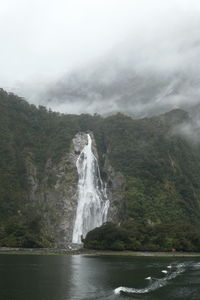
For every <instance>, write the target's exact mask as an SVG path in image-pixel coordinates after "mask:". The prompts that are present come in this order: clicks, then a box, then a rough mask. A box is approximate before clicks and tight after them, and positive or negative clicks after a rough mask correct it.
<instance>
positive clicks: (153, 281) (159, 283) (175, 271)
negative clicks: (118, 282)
mask: <svg viewBox="0 0 200 300" xmlns="http://www.w3.org/2000/svg"><path fill="white" fill-rule="evenodd" d="M168 269H170V271H166V274H167V275H166V276H165V277H164V278H152V277H147V278H146V279H148V280H149V285H148V286H147V287H145V288H143V289H135V288H128V287H124V286H120V287H118V288H116V289H115V290H114V293H115V294H116V295H119V294H120V293H129V294H146V293H149V292H151V291H155V290H157V289H159V288H161V287H163V286H165V285H167V284H168V281H169V280H171V279H174V278H176V277H177V276H178V275H180V274H181V273H183V272H184V271H185V264H183V263H182V264H178V265H175V266H174V265H172V266H171V267H170V268H168ZM162 271H165V270H162ZM162 271H161V272H162Z"/></svg>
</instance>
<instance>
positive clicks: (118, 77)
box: [0, 0, 200, 118]
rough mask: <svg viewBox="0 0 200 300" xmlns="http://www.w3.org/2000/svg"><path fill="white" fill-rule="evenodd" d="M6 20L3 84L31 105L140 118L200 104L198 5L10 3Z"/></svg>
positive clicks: (143, 0)
mask: <svg viewBox="0 0 200 300" xmlns="http://www.w3.org/2000/svg"><path fill="white" fill-rule="evenodd" d="M0 16H1V19H0V25H3V24H4V26H0V28H1V29H0V36H1V39H2V40H3V41H4V43H3V44H2V47H1V50H0V51H1V54H2V55H1V56H0V63H1V71H0V86H1V87H3V88H5V89H7V90H9V91H14V92H16V93H17V94H18V95H20V96H23V97H25V98H26V99H27V100H28V101H29V102H31V103H35V104H37V105H40V104H41V105H45V106H47V107H50V108H51V109H53V110H56V111H59V112H63V113H75V114H80V113H91V114H93V113H100V114H103V115H108V114H112V113H116V112H118V111H120V112H123V113H126V114H129V115H131V116H133V117H136V118H137V117H139V118H141V117H146V116H152V115H155V114H160V113H163V112H166V111H169V110H171V109H174V108H183V109H186V110H188V109H191V107H193V106H196V105H198V104H199V103H200V97H199V96H200V84H199V83H200V67H199V60H200V58H199V53H200V3H199V1H198V0H193V1H191V0H185V1H183V0H182V1H179V0H169V1H165V2H164V1H158V0H150V1H149V0H140V1H132V0H126V1H121V0H119V1H117V2H116V1H113V0H109V1H105V0H101V1H98V0H96V1H92V0H85V1H81V0H75V1H72V0H71V1H67V2H66V1H64V0H60V1H56V2H55V1H46V0H42V1H38V0H37V1H32V0H31V1H29V3H28V4H27V2H26V1H25V0H20V1H18V3H17V4H13V2H12V1H11V0H9V1H4V5H3V6H2V11H1V15H0ZM9 20H10V21H11V22H9ZM5 24H6V25H5Z"/></svg>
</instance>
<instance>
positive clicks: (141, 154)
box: [0, 90, 200, 247]
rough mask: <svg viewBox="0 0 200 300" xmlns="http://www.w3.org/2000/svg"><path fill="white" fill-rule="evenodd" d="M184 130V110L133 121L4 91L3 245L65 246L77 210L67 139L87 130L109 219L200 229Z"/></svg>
mask: <svg viewBox="0 0 200 300" xmlns="http://www.w3.org/2000/svg"><path fill="white" fill-rule="evenodd" d="M185 126H190V127H191V128H192V126H193V122H192V120H191V118H190V116H189V114H188V113H187V112H185V111H183V110H173V111H171V112H169V113H166V114H163V115H160V116H156V117H151V118H144V119H138V120H136V119H132V118H130V117H128V116H125V115H123V114H116V115H113V116H110V117H107V118H102V117H100V116H98V115H95V116H91V115H84V114H82V115H80V116H77V115H64V114H63V115H61V114H58V113H54V112H51V111H47V110H46V109H45V108H44V107H42V106H41V107H39V108H36V107H35V106H33V105H29V104H28V103H27V102H26V101H24V100H23V99H21V98H19V97H17V96H15V95H12V94H7V93H6V92H5V91H3V90H1V91H0V136H1V144H0V191H1V193H0V213H1V221H0V245H2V246H6V245H8V246H35V247H43V246H47V245H51V246H59V245H61V244H62V243H64V242H62V243H61V242H59V240H60V241H61V239H63V236H62V235H66V232H67V229H66V228H67V227H66V226H67V223H66V222H67V220H66V218H68V222H69V220H71V218H72V212H73V210H74V209H75V206H76V202H75V200H73V197H72V196H73V194H74V193H75V191H76V187H77V174H76V169H75V167H73V165H72V163H71V162H70V160H69V154H70V153H71V152H70V151H72V139H73V138H74V136H75V134H76V133H77V132H88V131H92V132H93V134H94V138H95V141H96V145H97V150H98V156H99V162H100V171H101V175H102V178H103V180H104V181H105V182H106V183H107V190H108V195H109V197H110V198H111V199H112V209H111V212H110V220H113V221H115V222H117V223H118V222H122V223H123V222H125V220H133V221H134V222H136V224H140V225H141V224H158V225H159V224H160V225H162V224H172V223H176V224H182V223H184V224H186V225H187V224H188V226H189V224H194V225H195V226H197V227H198V228H199V227H200V196H199V195H200V151H199V150H200V149H199V147H200V146H199V144H198V142H197V141H196V140H192V139H190V138H189V139H188V136H187V134H185V132H184V131H183V130H182V128H185ZM195 130H196V136H198V132H199V128H198V127H196V129H195ZM58 187H59V188H58ZM70 193H71V194H70ZM70 222H71V221H70ZM58 228H59V231H58ZM188 228H189V227H188Z"/></svg>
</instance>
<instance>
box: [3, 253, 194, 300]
mask: <svg viewBox="0 0 200 300" xmlns="http://www.w3.org/2000/svg"><path fill="white" fill-rule="evenodd" d="M167 266H168V267H167ZM169 266H171V268H170V267H169ZM162 270H166V271H168V273H166V272H165V273H163V272H162ZM149 277H151V279H150V278H149ZM145 278H149V279H145ZM120 287H122V288H120ZM121 291H122V292H121ZM123 291H125V293H123ZM0 299H2V300H71V299H74V300H75V299H77V300H78V299H82V300H83V299H84V300H90V299H91V300H92V299H105V300H112V299H116V300H117V299H118V300H121V299H124V300H126V299H135V300H139V299H144V300H157V299H159V300H161V299H162V300H175V299H180V300H186V299H187V300H199V299H200V258H176V257H174V258H171V257H166V258H161V257H127V256H125V257H123V256H82V255H76V256H64V255H50V256H45V255H0Z"/></svg>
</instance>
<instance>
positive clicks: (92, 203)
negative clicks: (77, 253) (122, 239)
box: [72, 134, 110, 244]
mask: <svg viewBox="0 0 200 300" xmlns="http://www.w3.org/2000/svg"><path fill="white" fill-rule="evenodd" d="M87 139H88V143H87V145H85V147H84V148H83V150H82V152H81V153H80V155H79V157H78V159H77V162H76V167H77V170H78V176H79V180H78V206H77V211H76V219H75V224H74V230H73V236H72V242H73V243H78V244H80V243H81V238H82V237H85V236H86V234H87V233H88V232H89V231H90V230H92V229H94V228H95V227H99V226H101V225H102V224H103V223H105V222H106V221H107V214H108V208H109V203H110V202H109V200H108V198H107V194H106V189H105V187H104V185H103V182H102V180H101V176H100V171H99V165H98V160H97V158H96V157H95V155H94V154H93V152H92V139H91V137H90V135H89V134H87Z"/></svg>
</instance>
